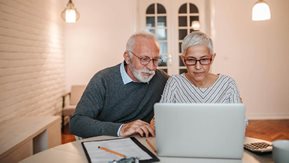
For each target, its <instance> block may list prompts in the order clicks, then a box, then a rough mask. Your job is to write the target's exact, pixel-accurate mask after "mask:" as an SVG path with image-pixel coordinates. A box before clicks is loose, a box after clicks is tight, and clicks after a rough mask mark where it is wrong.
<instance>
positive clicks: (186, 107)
mask: <svg viewBox="0 0 289 163" xmlns="http://www.w3.org/2000/svg"><path fill="white" fill-rule="evenodd" d="M154 111H155V129H156V145H157V151H158V155H160V156H177V157H204V158H233V159H240V158H242V155H243V142H244V137H245V107H244V105H243V104H212V103H211V104H192V103H157V104H155V106H154Z"/></svg>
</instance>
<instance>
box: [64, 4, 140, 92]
mask: <svg viewBox="0 0 289 163" xmlns="http://www.w3.org/2000/svg"><path fill="white" fill-rule="evenodd" d="M74 3H75V5H76V7H77V9H78V11H79V12H80V19H79V21H78V22H77V23H76V24H66V27H65V55H66V89H67V90H69V88H70V86H71V85H74V84H87V83H88V81H89V80H90V78H91V77H92V76H93V75H94V74H95V73H96V72H97V71H99V70H101V69H104V68H106V67H109V66H114V65H116V64H118V63H120V62H121V61H122V60H123V56H122V55H123V52H124V51H125V44H126V41H127V39H128V37H129V36H130V35H131V34H132V33H134V32H135V29H136V16H137V15H136V6H137V5H136V1H135V0H121V1H116V0H105V1H103V0H84V1H80V0H79V1H74Z"/></svg>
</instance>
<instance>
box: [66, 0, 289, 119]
mask: <svg viewBox="0 0 289 163" xmlns="http://www.w3.org/2000/svg"><path fill="white" fill-rule="evenodd" d="M256 1H257V0H242V1H235V0H234V1H232V0H211V2H212V12H211V14H212V21H211V23H212V24H211V31H212V32H211V34H212V36H213V38H214V42H215V50H216V52H217V57H216V60H215V63H214V67H213V71H214V72H215V73H223V74H229V75H231V76H232V77H233V78H234V79H235V80H236V82H237V84H238V87H239V89H240V93H241V96H242V98H243V101H244V103H245V104H246V106H247V116H248V117H249V118H250V119H252V118H254V119H255V118H263V119H265V118H289V109H288V108H289V107H288V106H289V100H287V98H288V97H289V84H287V83H289V73H288V72H286V71H287V70H288V69H289V46H288V42H289V32H288V29H289V19H287V17H286V16H288V15H289V14H288V11H289V1H287V0H278V1H276V0H266V1H267V2H268V3H269V4H270V6H271V11H272V19H271V20H270V21H265V22H253V21H251V9H252V6H253V4H254V3H255V2H256ZM75 3H76V6H77V8H78V10H79V12H80V14H81V17H80V20H79V22H77V23H76V24H69V25H66V28H65V31H66V36H65V55H66V89H69V88H70V85H72V84H85V83H87V82H88V81H89V79H90V78H91V77H92V75H94V74H95V72H97V71H99V70H101V69H103V68H105V67H108V66H113V65H115V64H117V63H119V62H121V61H122V53H123V51H124V49H125V42H126V40H127V38H128V37H129V35H130V34H132V33H133V32H135V29H136V28H135V27H136V22H137V21H136V19H137V14H136V13H137V7H136V6H137V2H136V0H122V1H116V0H107V1H101V0H84V1H80V0H78V1H75ZM209 13H210V12H209Z"/></svg>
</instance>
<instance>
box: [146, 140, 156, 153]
mask: <svg viewBox="0 0 289 163" xmlns="http://www.w3.org/2000/svg"><path fill="white" fill-rule="evenodd" d="M146 142H147V144H148V145H149V146H150V148H151V149H152V150H153V151H154V152H155V153H157V150H156V148H155V147H154V146H153V145H152V143H151V142H150V141H149V140H148V139H146Z"/></svg>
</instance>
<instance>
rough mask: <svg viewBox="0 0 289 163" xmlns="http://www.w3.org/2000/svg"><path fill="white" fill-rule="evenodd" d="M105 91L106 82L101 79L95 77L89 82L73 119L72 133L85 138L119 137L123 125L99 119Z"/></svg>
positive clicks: (71, 121)
mask: <svg viewBox="0 0 289 163" xmlns="http://www.w3.org/2000/svg"><path fill="white" fill-rule="evenodd" d="M105 91H106V89H105V82H104V81H102V80H101V78H99V77H95V78H93V79H92V80H91V81H90V82H89V84H88V85H87V88H86V90H85V91H84V93H83V95H82V97H81V99H80V101H79V103H78V105H77V107H76V110H75V113H74V115H73V116H72V117H71V120H70V131H71V133H73V134H75V135H77V136H80V137H84V138H87V137H92V136H100V135H110V136H117V131H118V129H119V127H120V126H121V123H113V122H105V121H101V120H99V119H98V117H99V114H100V113H101V111H102V109H103V105H104V98H105Z"/></svg>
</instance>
